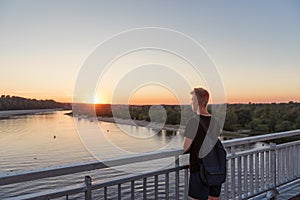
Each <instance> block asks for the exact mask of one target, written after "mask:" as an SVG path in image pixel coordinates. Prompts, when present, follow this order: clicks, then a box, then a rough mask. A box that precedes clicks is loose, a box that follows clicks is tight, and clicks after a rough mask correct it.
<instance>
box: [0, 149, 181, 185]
mask: <svg viewBox="0 0 300 200" xmlns="http://www.w3.org/2000/svg"><path fill="white" fill-rule="evenodd" d="M181 154H183V150H182V149H179V148H176V149H175V148H174V149H168V150H163V151H156V152H149V153H142V154H138V155H132V156H126V157H121V158H113V159H107V160H103V161H90V162H85V163H76V164H69V165H61V166H53V167H46V168H42V169H35V170H30V171H25V172H23V171H21V172H14V173H8V174H6V175H4V176H1V177H0V186H1V185H9V184H13V183H20V182H25V181H33V180H37V179H43V178H49V177H56V176H62V175H68V174H74V173H79V172H85V171H91V170H96V169H103V168H108V167H115V166H121V165H126V164H132V163H138V162H144V161H150V160H156V159H161V158H167V157H171V156H178V155H181Z"/></svg>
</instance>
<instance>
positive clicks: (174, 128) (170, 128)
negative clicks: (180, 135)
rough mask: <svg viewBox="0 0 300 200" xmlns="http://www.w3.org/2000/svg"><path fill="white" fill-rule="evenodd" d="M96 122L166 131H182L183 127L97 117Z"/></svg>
mask: <svg viewBox="0 0 300 200" xmlns="http://www.w3.org/2000/svg"><path fill="white" fill-rule="evenodd" d="M97 118H98V121H102V122H108V123H118V124H125V125H131V126H141V127H148V128H151V129H163V130H166V131H178V130H179V131H184V128H185V127H184V126H181V127H180V126H179V125H172V124H161V123H156V122H148V121H142V120H129V119H121V118H113V117H97Z"/></svg>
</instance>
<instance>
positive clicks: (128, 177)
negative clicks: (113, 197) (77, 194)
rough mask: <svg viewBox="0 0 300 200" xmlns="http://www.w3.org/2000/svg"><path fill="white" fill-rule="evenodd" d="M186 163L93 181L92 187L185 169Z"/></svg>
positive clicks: (96, 187)
mask: <svg viewBox="0 0 300 200" xmlns="http://www.w3.org/2000/svg"><path fill="white" fill-rule="evenodd" d="M187 168H188V165H182V166H178V167H171V168H167V169H163V170H156V171H151V172H147V173H143V174H137V175H125V176H122V177H115V178H113V179H110V180H105V181H93V185H92V189H100V188H103V187H108V186H113V185H117V184H122V183H126V182H130V181H133V180H139V179H143V178H148V177H151V176H156V175H161V174H166V173H170V172H174V171H180V170H183V169H187Z"/></svg>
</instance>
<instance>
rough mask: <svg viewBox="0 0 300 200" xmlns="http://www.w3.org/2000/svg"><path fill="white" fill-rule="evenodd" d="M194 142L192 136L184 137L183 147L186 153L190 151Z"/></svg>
mask: <svg viewBox="0 0 300 200" xmlns="http://www.w3.org/2000/svg"><path fill="white" fill-rule="evenodd" d="M192 142H193V140H192V139H191V138H188V137H184V138H183V142H182V148H183V150H184V153H187V152H188V151H189V149H190V147H191V144H192Z"/></svg>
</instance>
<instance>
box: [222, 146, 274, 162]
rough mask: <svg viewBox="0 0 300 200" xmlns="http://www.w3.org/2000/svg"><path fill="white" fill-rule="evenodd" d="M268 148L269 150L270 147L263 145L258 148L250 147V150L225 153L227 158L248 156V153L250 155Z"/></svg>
mask: <svg viewBox="0 0 300 200" xmlns="http://www.w3.org/2000/svg"><path fill="white" fill-rule="evenodd" d="M270 150H271V149H270V147H263V148H260V149H251V150H247V151H242V152H235V153H230V154H228V155H227V160H229V159H233V158H237V157H240V156H248V155H252V154H256V153H262V152H265V151H270Z"/></svg>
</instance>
